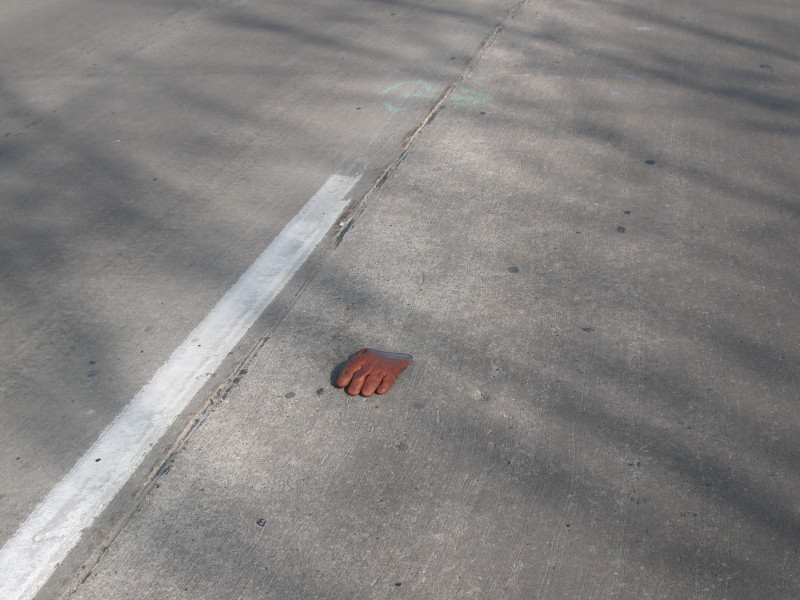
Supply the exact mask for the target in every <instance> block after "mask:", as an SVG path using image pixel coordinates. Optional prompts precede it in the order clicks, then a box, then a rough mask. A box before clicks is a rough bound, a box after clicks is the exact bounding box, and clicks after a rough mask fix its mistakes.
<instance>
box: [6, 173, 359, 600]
mask: <svg viewBox="0 0 800 600" xmlns="http://www.w3.org/2000/svg"><path fill="white" fill-rule="evenodd" d="M358 180H359V177H348V176H345V175H338V174H337V175H333V176H331V177H330V178H329V179H328V181H327V182H326V183H325V185H323V186H322V187H321V188H320V189H319V191H318V192H317V193H316V194H314V196H313V197H312V198H311V199H310V200H309V201H308V203H307V204H306V205H305V206H304V207H303V209H302V210H301V211H300V212H299V213H298V214H297V216H295V217H294V218H293V219H292V220H291V221H290V222H289V223H288V225H286V227H285V228H284V229H283V231H282V232H281V233H280V235H278V237H277V238H275V240H274V241H273V242H272V243H271V244H270V245H269V247H268V248H267V249H266V250H264V252H263V253H262V254H261V256H259V257H258V259H256V261H255V262H254V263H253V264H252V265H251V266H250V268H249V269H247V271H245V273H244V274H243V275H242V276H241V277H240V278H239V281H237V282H236V284H235V285H234V286H233V287H232V288H231V289H230V290H229V291H228V292H227V293H226V294H225V296H223V297H222V299H221V300H220V301H219V303H218V304H217V305H216V306H215V307H214V309H213V310H212V311H211V312H210V313H209V314H208V316H207V317H206V318H205V319H204V320H203V322H202V323H200V325H198V326H197V328H196V329H195V330H194V331H192V333H190V334H189V337H188V338H186V340H185V341H184V342H183V344H181V345H180V347H178V349H177V350H175V352H173V353H172V356H170V358H169V359H168V360H167V362H166V363H164V364H163V365H162V366H161V368H159V370H158V371H157V372H156V374H155V375H154V376H153V378H152V379H151V380H150V381H149V382H148V383H147V384H146V385H145V386H144V387H143V388H142V389H141V390H139V393H138V394H137V395H136V396H135V397H134V398H133V400H131V402H130V403H129V404H128V405H127V406H126V407H125V409H124V410H123V411H122V413H120V415H119V416H118V417H117V418H116V419H115V420H114V422H113V423H112V424H111V425H110V426H109V427H108V428H107V429H106V430H105V431H104V432H103V434H102V435H101V436H100V438H99V439H98V440H97V442H95V444H94V445H93V446H92V447H91V448H90V449H89V451H88V452H87V453H86V454H84V455H83V457H81V458H80V460H78V462H77V463H76V464H75V466H74V467H73V468H72V470H71V471H70V472H69V473H68V474H67V475H66V477H64V479H62V480H61V482H60V483H59V484H58V485H56V486H55V488H53V490H52V491H51V492H50V494H48V496H47V497H46V498H45V499H44V500H43V501H42V503H41V504H39V505H38V506H37V507H36V509H35V510H34V511H33V512H32V513H31V515H30V516H29V517H28V519H27V520H26V521H25V522H24V523H23V524H22V525H21V526H20V527H19V529H18V530H17V531H16V533H15V534H14V535H13V536H12V537H11V538H10V539H9V540H8V542H6V544H5V545H4V546H3V548H2V550H0V598H2V599H3V600H29V599H30V598H32V597H33V596H34V595H35V594H36V593H37V592H38V591H39V589H40V588H41V587H42V585H44V583H45V582H46V581H47V579H48V577H50V575H51V574H52V573H53V571H54V570H55V568H56V566H57V565H58V563H59V562H60V561H62V560H63V559H64V557H65V556H66V555H67V553H68V552H69V551H70V550H71V549H72V548H73V547H74V546H75V544H76V543H77V542H78V540H79V539H80V536H81V532H82V531H83V530H84V529H85V528H87V527H89V526H90V525H91V524H92V523H93V522H94V520H95V519H96V518H97V517H98V515H100V513H101V512H102V511H103V510H104V509H105V508H106V507H107V506H108V504H109V503H110V502H111V500H112V499H113V498H114V496H115V495H116V494H117V493H118V492H119V490H120V489H121V488H122V486H123V485H124V484H125V482H126V481H127V480H128V479H129V478H130V477H131V475H133V472H134V471H135V470H136V469H137V468H138V467H139V465H140V464H141V463H142V461H143V460H144V459H145V457H146V456H147V453H148V452H149V451H150V449H151V448H152V447H153V445H154V444H155V443H156V442H157V441H158V440H159V439H160V438H161V436H162V435H164V433H165V432H166V431H167V429H168V428H169V426H170V425H171V424H172V423H173V422H174V421H175V419H176V418H177V417H178V415H179V414H180V413H181V411H183V410H184V409H185V408H186V406H187V405H188V404H189V402H190V401H191V399H192V398H193V397H194V396H195V395H196V394H197V393H198V392H199V391H200V389H201V388H202V387H203V385H204V384H205V382H206V381H207V380H208V377H209V376H210V375H211V374H212V373H213V372H214V371H215V370H216V369H217V368H218V367H219V366H220V364H221V363H222V361H223V359H224V358H225V356H226V354H227V353H228V352H229V351H230V350H231V349H232V348H233V347H234V346H235V345H236V344H237V343H238V342H239V340H241V339H242V336H244V334H245V333H246V332H247V330H248V329H249V328H250V327H251V326H252V325H253V323H255V321H256V319H258V317H259V315H261V313H262V312H263V311H264V309H265V308H266V307H267V306H268V305H269V303H270V302H272V300H274V299H275V297H276V296H277V295H278V293H279V292H280V291H281V289H283V287H284V286H285V285H286V283H287V282H288V281H289V280H290V279H291V278H292V276H293V275H294V274H295V273H296V272H297V269H298V268H299V267H300V265H302V264H303V262H305V260H306V259H307V258H308V257H309V255H310V254H311V252H312V251H313V250H314V248H315V247H316V246H317V244H318V243H319V242H320V241H321V240H322V238H323V237H324V236H325V234H326V233H327V231H328V230H329V229H330V228H331V226H332V225H333V224H334V223H335V222H336V220H337V219H338V217H339V216H340V215H341V213H342V211H343V210H344V208H345V207H346V206H347V195H348V194H349V193H350V190H352V189H353V186H354V185H355V184H356V182H357V181H358Z"/></svg>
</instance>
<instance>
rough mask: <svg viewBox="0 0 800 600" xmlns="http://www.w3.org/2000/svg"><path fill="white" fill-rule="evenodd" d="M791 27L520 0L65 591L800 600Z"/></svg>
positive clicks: (784, 15) (799, 292) (701, 7)
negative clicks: (473, 102)
mask: <svg viewBox="0 0 800 600" xmlns="http://www.w3.org/2000/svg"><path fill="white" fill-rule="evenodd" d="M798 16H799V15H798V10H797V7H796V6H794V5H791V4H787V3H779V2H775V3H758V4H754V3H750V2H725V3H721V2H711V3H701V4H698V3H688V2H678V3H668V4H666V5H662V4H654V3H641V2H633V1H630V2H622V1H620V2H595V1H575V2H561V1H558V2H556V1H549V0H545V1H543V2H526V3H525V4H524V5H523V7H522V9H521V10H520V12H519V13H517V15H516V17H515V18H514V19H513V21H511V22H510V23H508V25H507V27H506V29H505V31H504V32H503V33H502V35H501V36H500V37H499V38H498V39H497V40H496V41H495V43H494V45H493V46H492V47H491V48H490V50H489V52H488V53H487V54H486V56H485V57H484V59H483V60H482V61H481V62H480V64H479V65H478V66H477V68H476V69H475V71H474V72H472V73H471V74H470V75H469V76H468V78H467V80H466V81H464V82H463V87H464V88H467V89H470V90H475V91H480V92H486V93H489V94H491V95H492V97H493V101H492V102H491V103H490V104H486V105H485V106H481V107H477V106H471V107H460V106H457V105H456V104H457V103H456V102H450V103H446V106H445V108H444V109H442V110H441V111H440V112H439V113H438V114H437V116H436V118H435V120H433V121H432V122H431V123H430V124H429V125H428V126H427V127H426V128H425V129H424V131H423V133H422V135H421V136H420V138H419V139H418V140H417V142H416V144H415V145H414V146H413V148H412V150H411V151H410V152H409V153H408V154H407V156H406V158H405V160H404V162H403V163H402V164H401V165H400V166H399V167H398V168H397V169H396V170H395V171H394V173H393V174H392V176H391V177H390V178H389V179H388V180H387V181H386V183H385V184H384V185H383V186H382V187H380V189H379V190H378V191H377V192H376V193H375V194H373V195H372V196H370V197H369V198H368V199H367V202H366V209H365V210H364V212H363V213H362V214H361V216H360V218H359V219H358V220H357V221H356V223H355V224H354V226H353V227H352V228H351V229H350V230H349V232H348V234H347V235H346V236H345V237H344V238H343V240H342V242H341V244H340V245H338V247H336V248H335V250H333V251H332V252H331V254H330V255H329V257H327V258H326V259H325V260H324V261H323V263H322V266H321V269H320V271H319V272H318V273H317V274H316V276H315V277H314V278H313V279H312V280H311V281H310V283H309V285H308V286H307V287H306V288H305V289H304V291H303V293H302V294H301V295H300V296H299V297H298V299H297V301H296V303H295V304H294V306H293V307H292V309H291V310H290V311H289V312H288V314H287V315H286V317H285V318H284V319H283V320H282V321H280V322H278V323H276V324H274V325H273V326H272V327H270V328H269V330H268V331H265V332H264V335H265V337H266V339H265V341H264V343H263V346H262V347H261V349H260V350H259V352H258V355H257V356H256V357H255V359H254V360H253V361H252V363H251V364H250V365H249V366H248V368H247V373H243V374H242V377H241V381H240V383H239V386H238V387H237V388H236V389H234V390H233V391H232V392H231V393H230V394H229V395H228V396H227V398H226V400H225V401H224V402H223V403H221V404H220V405H218V406H217V408H216V409H215V410H214V411H213V412H212V413H211V414H210V415H209V416H208V418H207V420H206V421H205V422H204V423H203V425H202V426H201V427H200V428H199V429H198V431H197V432H196V433H195V434H194V435H193V436H192V437H191V438H190V439H189V440H188V443H187V445H186V446H185V447H184V449H183V450H182V451H181V452H180V453H179V455H178V456H177V457H176V458H175V460H174V463H172V465H171V468H170V469H169V470H168V472H167V473H166V474H164V475H163V476H162V477H161V478H160V479H159V481H158V483H157V486H156V487H155V488H154V489H153V490H152V492H151V493H150V494H149V495H148V497H147V498H146V500H145V501H144V503H143V504H142V506H141V508H140V511H139V512H138V513H137V514H136V515H134V517H133V518H132V520H131V521H130V523H129V525H128V526H127V527H126V529H125V530H124V531H123V532H122V533H121V535H120V536H119V537H118V539H117V540H116V542H115V543H114V544H113V545H112V547H111V548H110V549H109V550H108V552H107V554H106V555H105V556H104V557H103V559H102V560H101V561H100V562H99V564H97V565H96V566H95V567H94V568H93V570H92V573H91V575H90V576H89V577H88V579H87V580H86V582H85V584H84V585H82V586H80V587H79V588H78V590H77V591H76V592H75V593H74V594H73V595H72V596H71V598H73V599H74V600H90V599H95V598H97V599H99V598H118V599H124V598H138V599H144V598H152V599H161V598H187V599H189V598H191V599H197V598H209V599H210V598H275V599H282V600H286V599H307V598H342V599H345V598H347V599H351V598H365V599H366V598H370V599H373V598H375V599H377V598H419V599H422V598H425V599H430V598H437V599H439V598H441V599H444V598H486V599H489V598H519V599H530V598H539V599H556V598H563V599H571V600H572V599H600V598H615V599H637V600H640V599H643V598H670V599H672V598H693V599H697V598H703V599H715V600H716V599H720V600H721V599H729V600H732V599H743V600H744V599H748V600H750V599H752V598H774V599H785V600H788V599H790V598H797V597H798V596H800V505H798V500H797V499H798V497H800V479H799V478H798V474H797V469H796V464H797V460H798V457H799V456H800V443H799V442H798V438H797V435H796V432H797V430H798V426H800V412H798V406H797V398H798V393H797V389H798V383H800V382H798V371H797V364H798V360H799V359H800V351H799V349H798V343H797V334H798V332H800V317H799V316H798V306H797V304H798V298H799V297H800V282H799V281H798V275H797V263H798V258H799V257H800V247H798V242H799V241H800V214H799V213H798V211H799V208H798V199H797V189H798V187H799V186H798V177H797V171H796V165H797V164H798V146H797V133H798V128H797V122H796V118H797V110H798V103H797V97H798V91H799V86H798V83H799V82H800V68H799V67H798V56H797V47H796V44H795V42H796V31H797V29H796V27H797V25H798V21H800V19H799V18H798ZM363 346H368V347H376V348H381V349H384V350H389V351H396V352H409V353H411V354H413V355H414V357H415V362H414V364H413V365H412V366H411V367H410V368H409V369H408V370H407V371H405V372H404V373H403V374H402V375H401V376H400V378H399V380H398V382H397V383H396V384H395V386H394V388H393V389H392V390H391V392H390V393H389V394H387V395H386V396H383V397H374V398H370V399H364V398H359V397H356V398H352V397H349V396H347V395H346V394H345V393H344V392H343V391H341V390H337V389H335V388H334V387H333V386H332V384H331V374H332V372H333V371H334V369H335V368H336V366H337V364H338V363H339V362H340V361H341V360H344V359H345V358H346V357H347V356H348V355H349V354H350V353H352V352H354V351H355V350H357V349H358V348H360V347H363Z"/></svg>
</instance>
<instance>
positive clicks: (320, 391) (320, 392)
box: [317, 388, 325, 396]
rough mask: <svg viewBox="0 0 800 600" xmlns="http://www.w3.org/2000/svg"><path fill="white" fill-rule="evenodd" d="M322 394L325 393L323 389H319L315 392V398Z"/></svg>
mask: <svg viewBox="0 0 800 600" xmlns="http://www.w3.org/2000/svg"><path fill="white" fill-rule="evenodd" d="M324 393H325V388H319V389H318V390H317V396H322V394H324Z"/></svg>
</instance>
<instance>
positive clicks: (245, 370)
mask: <svg viewBox="0 0 800 600" xmlns="http://www.w3.org/2000/svg"><path fill="white" fill-rule="evenodd" d="M239 375H247V369H242V370H241V371H239Z"/></svg>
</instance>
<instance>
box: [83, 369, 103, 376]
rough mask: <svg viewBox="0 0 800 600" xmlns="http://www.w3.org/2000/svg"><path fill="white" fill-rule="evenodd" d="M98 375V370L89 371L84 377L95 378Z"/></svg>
mask: <svg viewBox="0 0 800 600" xmlns="http://www.w3.org/2000/svg"><path fill="white" fill-rule="evenodd" d="M99 373H100V369H92V370H91V371H89V372H88V373H87V374H86V376H87V377H95V376H96V375H98V374H99Z"/></svg>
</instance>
